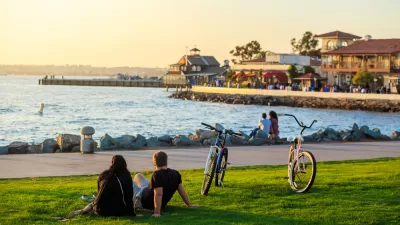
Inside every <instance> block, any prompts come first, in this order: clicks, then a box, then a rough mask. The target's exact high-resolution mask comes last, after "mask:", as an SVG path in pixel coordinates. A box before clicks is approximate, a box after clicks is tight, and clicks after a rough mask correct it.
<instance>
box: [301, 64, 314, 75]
mask: <svg viewBox="0 0 400 225" xmlns="http://www.w3.org/2000/svg"><path fill="white" fill-rule="evenodd" d="M303 70H304V74H307V73H315V69H314V68H312V67H311V66H304V67H303Z"/></svg>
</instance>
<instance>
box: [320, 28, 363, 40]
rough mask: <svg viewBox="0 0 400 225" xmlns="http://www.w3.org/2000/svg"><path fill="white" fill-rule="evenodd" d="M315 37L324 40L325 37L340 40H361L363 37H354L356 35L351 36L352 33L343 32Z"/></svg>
mask: <svg viewBox="0 0 400 225" xmlns="http://www.w3.org/2000/svg"><path fill="white" fill-rule="evenodd" d="M315 37H319V38H323V37H338V38H353V39H360V38H361V37H359V36H357V35H354V34H350V33H346V32H342V31H338V30H337V31H332V32H329V33H325V34H320V35H315Z"/></svg>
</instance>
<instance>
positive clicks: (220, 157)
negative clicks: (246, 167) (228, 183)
mask: <svg viewBox="0 0 400 225" xmlns="http://www.w3.org/2000/svg"><path fill="white" fill-rule="evenodd" d="M201 125H203V126H205V127H206V128H208V129H210V130H214V131H215V132H217V133H218V135H217V138H216V141H215V144H214V145H211V146H210V152H209V154H208V157H207V161H206V165H205V168H204V180H203V184H202V186H201V194H202V195H207V194H208V191H209V190H210V187H211V183H212V180H213V178H214V175H216V178H215V186H217V187H221V186H222V187H223V186H224V184H223V183H222V182H223V180H224V177H225V173H226V167H227V165H228V148H226V147H225V140H226V135H227V134H229V135H236V136H242V135H241V134H238V133H235V132H233V131H232V130H228V129H225V128H224V127H223V126H222V125H221V124H218V123H217V124H216V125H215V127H213V126H211V125H208V124H205V123H201Z"/></svg>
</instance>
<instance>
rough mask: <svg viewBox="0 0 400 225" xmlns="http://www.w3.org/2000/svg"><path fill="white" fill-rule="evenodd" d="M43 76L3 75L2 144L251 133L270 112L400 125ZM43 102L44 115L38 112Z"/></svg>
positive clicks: (384, 118) (344, 124) (333, 122)
mask: <svg viewBox="0 0 400 225" xmlns="http://www.w3.org/2000/svg"><path fill="white" fill-rule="evenodd" d="M38 78H39V77H28V76H25V77H23V76H20V77H12V76H6V77H4V76H0V96H1V100H0V145H7V144H9V143H10V142H12V141H17V140H20V141H27V142H35V143H39V142H41V141H43V140H44V139H46V138H52V137H55V136H56V135H57V133H72V134H78V133H79V129H80V127H82V126H93V127H94V128H95V129H96V134H95V136H94V137H95V139H97V140H98V139H99V138H100V136H102V135H104V134H105V133H108V134H110V135H111V136H116V135H122V134H133V135H135V134H139V133H140V134H144V135H145V136H152V135H163V134H170V135H175V134H187V133H189V132H194V131H195V130H196V129H199V128H202V127H201V125H200V122H205V123H210V124H213V123H216V122H218V123H221V124H223V125H224V126H225V127H226V128H233V129H234V130H243V131H246V132H250V130H252V129H253V128H255V127H256V125H257V121H258V120H259V119H260V117H261V113H263V112H268V111H269V110H275V111H276V112H278V113H290V114H294V115H296V116H297V117H298V118H299V119H300V120H302V121H304V123H306V124H309V123H311V121H312V120H314V119H316V120H318V121H319V122H318V123H317V124H316V125H315V128H314V129H313V130H310V131H306V134H309V133H312V132H315V131H316V130H318V129H321V128H325V127H332V128H334V129H348V128H350V127H351V126H352V124H353V123H354V122H356V123H358V124H359V125H368V126H370V127H378V128H380V129H381V130H382V132H383V133H385V134H391V132H393V131H394V130H396V129H399V127H400V114H390V113H374V112H361V111H343V110H324V109H309V108H291V107H280V106H274V107H271V106H268V107H267V106H251V105H250V106H249V105H227V104H222V103H207V102H194V101H182V100H177V99H169V98H167V96H168V95H169V93H166V92H165V89H162V88H159V89H157V88H154V89H153V88H121V87H81V86H38V85H37V79H38ZM40 103H44V104H45V108H44V114H43V116H39V115H38V113H37V111H38V108H39V106H40ZM279 126H280V131H281V136H288V135H294V134H298V132H299V131H300V130H299V128H298V126H297V124H296V123H295V121H294V120H293V119H292V118H284V117H281V118H279Z"/></svg>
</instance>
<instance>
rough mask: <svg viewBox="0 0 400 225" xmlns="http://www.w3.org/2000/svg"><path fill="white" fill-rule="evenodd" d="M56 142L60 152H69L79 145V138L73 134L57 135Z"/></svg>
mask: <svg viewBox="0 0 400 225" xmlns="http://www.w3.org/2000/svg"><path fill="white" fill-rule="evenodd" d="M56 140H57V144H58V147H59V148H60V149H61V152H71V150H72V148H73V147H75V146H79V145H80V142H81V136H80V135H73V134H59V135H58V136H57V138H56Z"/></svg>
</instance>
